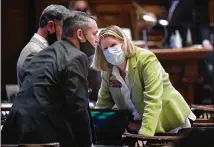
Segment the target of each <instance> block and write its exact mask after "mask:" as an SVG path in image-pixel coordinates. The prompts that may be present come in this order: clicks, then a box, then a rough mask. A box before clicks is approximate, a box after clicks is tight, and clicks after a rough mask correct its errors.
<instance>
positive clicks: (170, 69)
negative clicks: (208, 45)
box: [151, 48, 212, 104]
mask: <svg viewBox="0 0 214 147" xmlns="http://www.w3.org/2000/svg"><path fill="white" fill-rule="evenodd" d="M151 51H152V52H153V53H155V55H156V56H157V58H158V60H159V61H160V63H161V64H162V66H163V68H164V69H165V71H166V72H167V73H169V78H170V81H171V83H172V85H173V86H174V87H175V88H176V89H177V90H178V91H179V92H180V93H181V94H182V95H183V96H184V98H185V100H186V101H187V103H188V104H194V103H195V91H194V84H196V83H197V81H198V78H199V76H200V75H199V61H200V60H202V59H204V58H206V57H207V56H208V55H209V54H210V53H211V52H212V50H209V49H203V48H202V49H194V48H183V49H162V50H158V49H152V50H151Z"/></svg>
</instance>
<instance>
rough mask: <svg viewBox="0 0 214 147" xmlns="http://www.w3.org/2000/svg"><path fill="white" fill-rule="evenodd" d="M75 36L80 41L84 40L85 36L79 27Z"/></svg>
mask: <svg viewBox="0 0 214 147" xmlns="http://www.w3.org/2000/svg"><path fill="white" fill-rule="evenodd" d="M77 38H78V39H79V40H80V41H81V42H85V36H84V34H83V31H82V30H81V29H78V30H77Z"/></svg>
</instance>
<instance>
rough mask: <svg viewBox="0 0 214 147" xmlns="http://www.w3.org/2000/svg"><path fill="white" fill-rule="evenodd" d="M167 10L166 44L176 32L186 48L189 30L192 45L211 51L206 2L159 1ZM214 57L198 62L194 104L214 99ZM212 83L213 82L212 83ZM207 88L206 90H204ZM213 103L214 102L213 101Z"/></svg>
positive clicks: (193, 0)
mask: <svg viewBox="0 0 214 147" xmlns="http://www.w3.org/2000/svg"><path fill="white" fill-rule="evenodd" d="M161 2H165V3H162V4H164V5H165V6H166V8H167V10H168V21H169V25H168V37H167V39H166V41H167V44H170V36H171V35H172V33H174V32H175V30H178V31H179V33H180V35H181V38H182V44H183V46H184V47H185V46H188V42H187V29H188V28H189V29H190V30H191V34H192V35H191V38H192V44H193V45H194V44H202V45H203V47H204V48H205V49H206V48H207V49H212V48H213V46H212V44H211V43H210V42H211V41H210V35H211V28H210V26H209V12H208V11H209V8H208V0H165V1H164V0H163V1H162V0H161ZM213 62H214V55H213V52H212V53H210V54H209V55H208V57H206V59H204V60H203V61H200V63H199V64H200V65H199V72H200V75H201V80H200V83H198V84H196V85H195V89H196V90H195V91H196V94H195V95H196V98H195V99H196V103H198V104H201V103H202V100H203V97H211V98H212V97H214V96H213V95H214V93H213V92H214V89H213V88H212V86H211V85H212V81H213V80H214V76H213V75H214V64H213ZM213 83H214V82H213ZM206 87H207V88H206ZM213 101H214V100H213Z"/></svg>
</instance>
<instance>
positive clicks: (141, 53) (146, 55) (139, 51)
mask: <svg viewBox="0 0 214 147" xmlns="http://www.w3.org/2000/svg"><path fill="white" fill-rule="evenodd" d="M136 56H137V59H138V60H148V59H150V58H156V56H155V54H154V53H153V52H152V51H150V50H149V49H145V48H139V47H136Z"/></svg>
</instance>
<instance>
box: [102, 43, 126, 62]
mask: <svg viewBox="0 0 214 147" xmlns="http://www.w3.org/2000/svg"><path fill="white" fill-rule="evenodd" d="M104 56H105V58H106V60H107V61H108V62H109V63H111V64H112V65H120V64H122V63H123V62H124V61H125V53H124V52H123V50H122V48H121V44H119V45H116V46H113V47H109V48H108V49H107V50H105V51H104Z"/></svg>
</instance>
